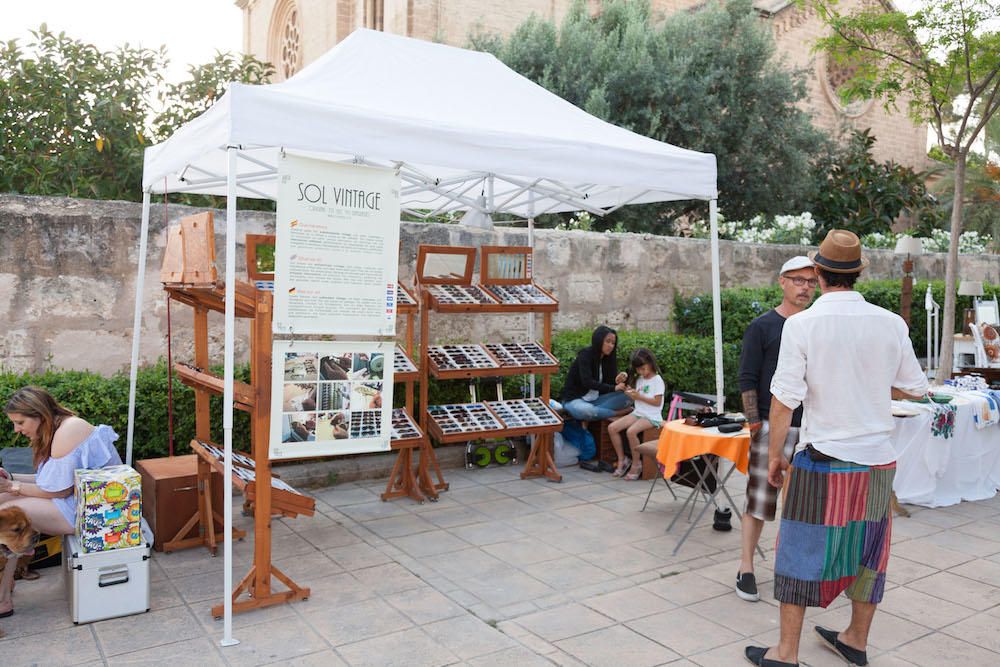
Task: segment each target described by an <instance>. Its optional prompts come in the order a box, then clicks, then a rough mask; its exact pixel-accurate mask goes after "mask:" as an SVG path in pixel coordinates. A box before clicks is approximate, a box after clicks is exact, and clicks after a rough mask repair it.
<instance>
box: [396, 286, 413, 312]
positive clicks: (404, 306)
mask: <svg viewBox="0 0 1000 667" xmlns="http://www.w3.org/2000/svg"><path fill="white" fill-rule="evenodd" d="M418 305H419V304H418V303H417V299H416V297H414V296H413V293H412V292H410V290H408V289H407V288H406V287H404V286H403V284H402V283H396V312H398V313H415V312H417V306H418Z"/></svg>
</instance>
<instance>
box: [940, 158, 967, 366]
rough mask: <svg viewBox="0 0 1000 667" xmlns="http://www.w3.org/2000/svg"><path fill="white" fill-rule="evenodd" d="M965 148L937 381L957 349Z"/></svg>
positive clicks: (959, 165)
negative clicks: (956, 323)
mask: <svg viewBox="0 0 1000 667" xmlns="http://www.w3.org/2000/svg"><path fill="white" fill-rule="evenodd" d="M965 156H966V154H965V151H959V153H958V155H956V156H955V196H954V197H953V198H952V204H951V241H950V243H949V244H948V261H947V263H946V264H945V271H944V313H943V314H942V316H941V359H940V366H939V367H938V371H937V376H936V377H935V378H934V379H935V380H936V381H937V383H938V384H942V383H943V382H944V381H945V380H948V379H950V378H951V373H952V352H953V350H954V349H955V336H954V334H955V302H956V301H957V300H958V295H957V293H956V285H955V283H956V282H957V274H958V237H959V236H961V235H962V204H963V203H964V200H965Z"/></svg>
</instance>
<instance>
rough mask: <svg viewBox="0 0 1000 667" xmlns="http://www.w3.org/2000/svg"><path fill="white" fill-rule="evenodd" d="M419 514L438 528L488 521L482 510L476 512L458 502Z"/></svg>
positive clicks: (471, 524) (472, 524)
mask: <svg viewBox="0 0 1000 667" xmlns="http://www.w3.org/2000/svg"><path fill="white" fill-rule="evenodd" d="M420 516H421V518H423V519H426V520H427V521H430V522H431V523H432V524H434V525H435V526H437V527H438V528H457V527H458V526H474V525H477V524H483V523H486V524H488V523H489V517H487V516H486V515H485V514H483V513H482V512H477V511H476V510H475V509H473V508H472V507H469V506H467V505H458V504H456V505H455V506H454V507H444V508H441V509H435V510H433V511H428V512H424V513H422V514H421V515H420Z"/></svg>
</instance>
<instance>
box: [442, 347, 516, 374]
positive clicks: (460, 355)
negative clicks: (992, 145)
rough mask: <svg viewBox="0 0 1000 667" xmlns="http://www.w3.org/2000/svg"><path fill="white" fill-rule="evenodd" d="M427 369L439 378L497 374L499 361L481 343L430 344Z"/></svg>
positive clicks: (499, 369)
mask: <svg viewBox="0 0 1000 667" xmlns="http://www.w3.org/2000/svg"><path fill="white" fill-rule="evenodd" d="M427 369H428V370H429V371H430V374H431V375H432V376H434V377H436V378H438V379H441V380H457V379H462V378H470V377H488V376H490V375H498V374H499V373H500V371H501V370H502V369H501V368H500V362H499V361H497V360H496V359H495V358H494V357H493V355H491V354H490V353H489V352H487V351H486V348H485V347H483V346H482V345H476V344H470V345H430V346H428V347H427Z"/></svg>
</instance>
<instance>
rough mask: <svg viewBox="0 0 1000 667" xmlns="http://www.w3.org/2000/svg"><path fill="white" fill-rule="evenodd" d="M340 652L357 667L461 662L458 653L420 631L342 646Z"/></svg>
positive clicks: (435, 666) (435, 665)
mask: <svg viewBox="0 0 1000 667" xmlns="http://www.w3.org/2000/svg"><path fill="white" fill-rule="evenodd" d="M337 652H338V653H340V655H342V656H344V659H345V660H346V661H347V663H348V664H350V665H355V666H357V667H369V666H370V667H397V666H398V667H439V666H440V665H448V664H451V663H453V662H456V661H457V658H456V656H455V654H454V653H452V652H451V651H449V650H448V649H446V648H445V647H443V646H442V645H441V644H440V643H438V642H437V641H435V640H434V639H432V638H431V637H428V636H427V635H426V634H424V633H423V632H421V631H420V630H419V629H418V628H410V629H409V630H402V631H400V632H394V633H391V634H388V635H384V636H382V637H376V638H373V639H367V640H364V641H360V642H357V643H354V644H347V645H345V646H340V647H338V648H337Z"/></svg>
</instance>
